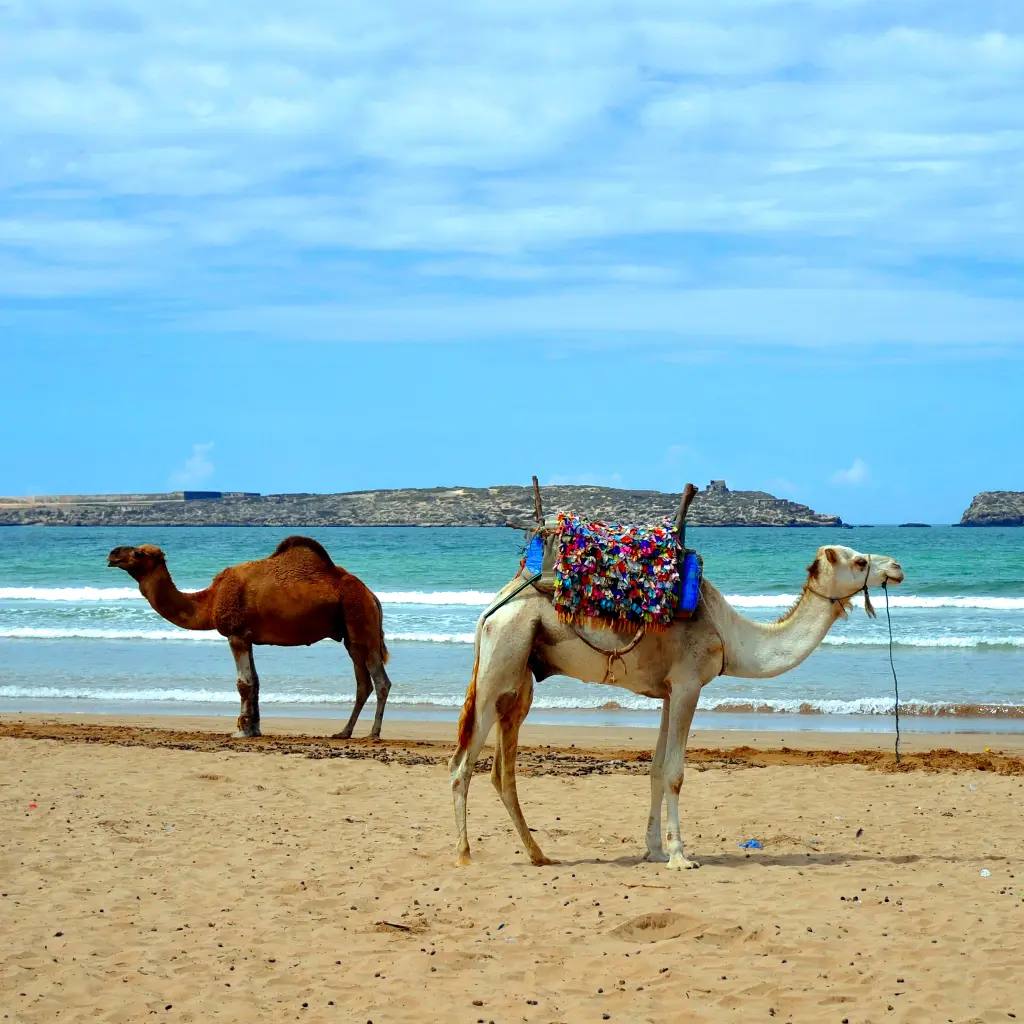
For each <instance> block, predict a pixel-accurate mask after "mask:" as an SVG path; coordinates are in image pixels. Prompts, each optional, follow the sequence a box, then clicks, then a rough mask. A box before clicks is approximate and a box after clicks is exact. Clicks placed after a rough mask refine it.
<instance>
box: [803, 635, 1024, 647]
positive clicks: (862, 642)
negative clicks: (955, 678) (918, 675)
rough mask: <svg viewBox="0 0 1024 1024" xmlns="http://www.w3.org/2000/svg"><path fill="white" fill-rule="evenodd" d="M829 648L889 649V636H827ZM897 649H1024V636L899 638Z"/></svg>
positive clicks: (826, 641) (826, 642)
mask: <svg viewBox="0 0 1024 1024" xmlns="http://www.w3.org/2000/svg"><path fill="white" fill-rule="evenodd" d="M822 643H823V644H824V645H825V646H827V647H887V646H888V645H889V638H888V637H887V636H870V637H868V636H827V637H825V639H824V640H822ZM893 644H894V645H895V646H896V647H947V648H957V647H960V648H974V647H1024V636H986V635H982V636H897V637H894V638H893Z"/></svg>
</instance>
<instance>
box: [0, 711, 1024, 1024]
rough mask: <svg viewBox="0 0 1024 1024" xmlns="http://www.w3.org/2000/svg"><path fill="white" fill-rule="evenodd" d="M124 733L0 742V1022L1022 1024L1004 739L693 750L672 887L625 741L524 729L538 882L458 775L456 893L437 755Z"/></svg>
mask: <svg viewBox="0 0 1024 1024" xmlns="http://www.w3.org/2000/svg"><path fill="white" fill-rule="evenodd" d="M126 722H127V720H126ZM156 724H162V725H164V726H166V727H168V728H169V729H170V728H171V727H172V726H173V730H174V731H167V730H165V731H160V730H157V729H155V728H153V726H154V725H156ZM325 724H327V725H333V723H320V731H321V732H323V730H324V726H325ZM147 725H148V726H149V728H141V729H140V728H136V727H134V726H132V725H129V724H118V723H117V722H114V721H111V720H100V719H97V718H95V717H92V716H90V717H89V719H87V720H86V719H81V720H79V721H77V722H76V721H73V720H70V719H57V718H54V717H50V718H48V719H46V720H42V719H29V718H28V717H27V716H11V715H6V716H2V717H0V813H2V814H3V822H4V826H3V828H2V829H0V894H2V895H0V936H2V937H3V940H4V941H3V946H2V947H0V1017H2V1018H3V1019H5V1020H10V1021H67V1020H100V1021H118V1022H121V1021H145V1020H150V1019H153V1018H154V1017H155V1018H156V1019H158V1020H162V1019H167V1020H178V1021H207V1020H223V1021H262V1020H265V1021H279V1020H293V1019H294V1020H309V1021H360V1022H363V1021H373V1022H374V1024H387V1022H391V1021H435V1020H437V1021H460V1022H461V1021H465V1022H470V1024H472V1022H477V1021H484V1022H490V1021H494V1022H495V1024H498V1022H511V1021H530V1022H532V1021H542V1022H551V1021H572V1022H575V1021H602V1020H611V1021H620V1022H625V1021H630V1022H632V1021H680V1020H682V1021H722V1020H738V1019H743V1020H744V1021H762V1020H764V1021H769V1020H774V1021H794V1022H797V1021H806V1022H818V1021H826V1022H831V1021H834V1022H836V1024H840V1022H842V1021H843V1020H847V1021H849V1022H850V1024H854V1022H856V1024H864V1022H868V1021H876V1022H881V1021H920V1022H927V1024H932V1022H939V1024H942V1022H946V1021H954V1022H964V1021H984V1022H996V1021H1000V1022H1005V1021H1008V1020H1011V1019H1013V1015H1014V1014H1016V1015H1017V1016H1018V1019H1024V973H1022V964H1024V899H1022V895H1024V850H1022V847H1021V839H1022V828H1021V821H1022V811H1024V760H1022V759H1021V757H1020V754H1021V750H1020V739H1019V738H1017V739H1013V738H1010V737H999V738H996V737H991V736H990V737H963V738H961V737H953V736H944V737H936V736H930V737H920V736H917V737H912V738H908V743H907V745H906V748H905V749H908V756H907V758H906V759H905V762H906V763H905V766H904V767H905V769H906V770H904V771H900V772H894V771H892V770H891V767H892V764H891V762H892V757H891V753H882V752H878V751H877V750H872V749H868V748H869V747H876V748H877V747H881V746H883V745H885V746H887V745H888V741H889V738H888V737H880V738H878V740H877V741H876V740H872V739H871V738H869V737H865V736H859V737H857V736H854V737H850V736H847V737H836V736H831V735H830V736H827V737H826V736H822V735H817V736H813V735H810V736H808V735H807V734H803V735H801V736H800V737H796V736H794V737H792V738H790V737H787V744H786V746H787V748H788V749H786V750H784V751H783V750H778V749H775V750H772V749H770V748H771V747H773V746H774V747H776V748H778V747H779V745H780V744H779V738H778V737H777V736H772V735H771V734H766V735H765V736H764V737H759V739H758V742H756V743H755V742H753V737H743V738H742V741H741V740H739V739H738V738H737V737H736V736H735V734H728V738H727V741H726V743H725V744H724V745H720V746H722V749H718V750H716V749H713V747H714V744H713V743H712V742H710V741H709V738H708V736H707V734H705V735H704V736H696V737H694V740H693V743H692V746H693V747H695V748H700V747H703V748H704V750H703V752H701V753H695V755H694V757H693V761H692V769H695V770H691V771H689V772H688V775H687V779H686V783H685V785H684V788H683V827H684V836H685V838H686V839H687V844H688V852H689V853H690V855H691V856H696V857H697V858H699V859H700V861H701V862H702V865H703V866H702V868H701V870H700V871H691V872H684V873H679V874H676V873H670V872H669V871H667V870H666V869H665V868H664V866H662V865H653V864H646V863H644V862H642V861H641V860H640V854H641V853H642V849H643V846H642V843H643V832H644V827H645V823H646V818H647V799H648V797H647V794H648V787H647V780H646V777H645V773H646V767H647V765H646V761H645V760H644V756H645V755H643V754H642V753H638V752H639V751H642V750H643V749H644V747H645V746H647V745H648V743H649V737H648V736H647V735H646V731H644V730H622V729H617V730H596V729H595V730H578V729H577V730H572V735H573V737H574V738H573V739H567V738H566V733H567V731H566V730H554V729H548V730H545V729H543V728H541V727H537V728H534V729H532V730H529V731H527V730H525V729H524V740H525V741H526V742H528V743H532V744H533V745H534V746H533V749H532V750H530V751H527V752H525V753H524V755H523V756H522V757H521V759H520V765H521V766H522V768H521V772H520V787H519V789H520V796H521V798H522V801H523V805H524V809H525V811H526V815H527V819H528V820H529V821H530V822H531V823H532V825H533V826H534V827H535V828H536V830H537V838H538V840H539V842H540V843H541V846H542V847H543V848H544V850H545V852H546V853H548V854H549V855H550V856H555V857H559V858H560V859H561V860H562V864H561V865H559V866H555V867H545V868H533V867H531V866H530V864H529V863H528V862H527V861H526V859H525V858H524V857H523V855H522V853H521V852H520V851H521V847H520V846H519V844H518V840H517V837H516V836H515V835H514V833H513V832H512V829H511V825H510V823H509V821H508V817H507V815H506V813H505V811H504V808H503V807H502V805H501V803H500V801H499V800H498V799H497V797H496V795H495V794H494V792H493V790H492V789H491V786H490V783H489V780H488V779H487V777H486V776H484V775H478V776H477V777H476V778H475V780H474V783H473V786H472V788H471V790H470V802H469V808H470V829H471V832H470V835H471V839H472V841H473V847H474V849H473V852H474V858H475V863H474V865H473V866H472V867H471V868H468V869H456V868H455V867H453V866H452V846H453V821H452V809H451V800H450V795H449V790H448V780H447V772H446V770H445V767H444V760H445V758H446V756H447V754H448V749H447V747H446V746H445V744H444V743H443V742H442V740H443V739H444V738H445V735H446V733H449V732H450V731H451V727H450V726H443V725H442V726H437V725H435V726H420V725H418V724H416V723H404V722H395V723H393V725H392V727H391V728H390V730H389V727H388V726H387V724H386V723H385V731H386V732H387V731H391V732H392V734H393V735H401V736H402V737H403V740H405V741H404V742H403V741H395V740H391V739H389V740H388V741H386V742H385V743H383V744H378V745H371V744H368V743H366V742H355V743H349V744H345V743H341V742H333V741H328V740H325V739H324V738H323V737H322V736H319V737H317V736H310V735H307V736H282V735H281V734H282V733H285V732H296V731H299V730H300V729H303V727H304V726H306V725H307V723H296V722H294V721H292V722H277V723H272V722H269V721H268V722H265V726H266V727H267V731H268V732H274V733H277V734H278V735H277V736H271V737H267V738H264V739H263V740H258V741H247V742H245V743H244V744H241V745H239V744H238V743H237V742H229V741H227V740H226V739H225V738H224V736H223V735H222V733H223V730H224V729H225V728H226V723H225V722H224V721H223V720H220V721H217V722H214V723H212V725H213V728H215V729H216V730H217V731H218V732H217V734H211V733H210V732H208V731H206V732H204V731H203V729H204V728H206V729H209V728H210V726H211V723H210V722H202V721H192V722H173V723H171V722H170V721H169V720H168V719H166V718H164V719H160V720H156V721H154V722H150V723H147ZM303 731H306V730H305V729H303ZM308 731H309V732H312V731H313V728H312V727H310V728H309V730H308ZM623 734H625V736H624V735H623ZM556 736H557V737H559V738H558V739H556ZM626 736H631V737H632V739H631V740H627V739H626ZM42 737H50V738H42ZM798 739H799V740H800V741H801V746H802V749H801V746H798V743H797V740H798ZM572 742H575V743H576V744H577V745H576V747H575V748H573V747H571V746H568V744H569V743H572ZM826 743H827V748H828V749H827V750H823V749H821V748H823V747H824V746H825V745H826ZM815 744H816V745H817V747H818V748H819V750H818V752H816V753H806V752H804V750H806V749H807V748H810V747H813V746H815ZM985 746H990V747H991V748H992V752H990V753H985V751H984V747H985ZM726 747H728V748H730V749H725V748H726ZM937 747H946V748H951V749H949V750H948V751H946V752H943V753H939V754H929V753H927V752H926V751H928V750H930V749H932V748H937ZM737 748H738V749H737ZM861 748H863V749H861ZM910 748H914V749H916V750H917V751H919V752H918V753H912V752H909V751H910ZM955 748H959V752H958V750H957V749H955ZM648 749H649V747H648ZM858 751H859V752H858ZM1000 751H1002V753H1000ZM484 766H486V761H484ZM747 838H756V839H759V840H761V841H762V842H763V843H764V849H763V850H754V851H751V852H750V853H748V852H747V851H745V850H742V849H740V848H739V847H738V846H737V843H738V842H740V841H741V840H744V839H747ZM983 871H985V872H989V874H987V875H983V874H982V872H983ZM384 922H388V923H384Z"/></svg>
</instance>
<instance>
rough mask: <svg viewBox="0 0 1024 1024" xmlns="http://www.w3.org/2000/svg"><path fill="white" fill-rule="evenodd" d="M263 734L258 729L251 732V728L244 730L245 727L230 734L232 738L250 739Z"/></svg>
mask: <svg viewBox="0 0 1024 1024" xmlns="http://www.w3.org/2000/svg"><path fill="white" fill-rule="evenodd" d="M262 735H263V734H262V733H261V732H259V731H258V730H257V731H256V732H253V731H252V730H249V731H246V730H245V729H236V730H235V731H234V732H233V733H232V734H231V738H232V739H233V740H251V739H253V738H254V737H256V736H262Z"/></svg>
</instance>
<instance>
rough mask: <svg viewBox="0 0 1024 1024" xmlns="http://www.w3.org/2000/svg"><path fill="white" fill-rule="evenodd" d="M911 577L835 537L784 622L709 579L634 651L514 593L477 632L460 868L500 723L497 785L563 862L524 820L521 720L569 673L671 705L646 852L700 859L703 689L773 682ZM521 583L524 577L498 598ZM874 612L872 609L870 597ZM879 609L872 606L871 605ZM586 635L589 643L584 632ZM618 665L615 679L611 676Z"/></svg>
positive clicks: (536, 856)
mask: <svg viewBox="0 0 1024 1024" xmlns="http://www.w3.org/2000/svg"><path fill="white" fill-rule="evenodd" d="M902 581H903V570H902V569H901V568H900V565H899V563H898V562H896V561H894V560H893V559H892V558H889V557H888V556H886V555H862V554H860V553H858V552H856V551H854V550H852V549H851V548H847V547H840V546H837V545H830V546H828V547H822V548H819V549H818V553H817V556H816V557H815V559H814V561H813V562H812V563H811V565H810V567H809V569H808V570H807V582H806V583H805V584H804V587H803V593H802V594H801V595H800V598H799V600H798V601H797V602H796V604H795V605H793V607H792V608H790V610H789V611H788V612H786V614H785V615H783V616H782V618H780V619H779V620H778V621H777V622H772V623H763V622H754V621H751V620H750V619H747V618H744V617H743V616H742V615H740V614H739V613H738V612H737V611H736V610H735V609H734V608H733V607H732V606H731V605H730V604H729V602H728V601H726V600H725V598H724V597H723V596H722V595H721V593H719V591H718V590H716V589H715V587H713V586H712V585H711V583H709V582H708V581H707V580H706V579H705V580H704V581H703V582H702V584H701V600H700V603H699V605H698V607H697V611H696V613H695V614H694V616H693V618H691V619H688V620H685V621H684V620H676V621H675V622H674V623H673V624H672V625H671V626H670V627H669V629H667V630H665V631H664V632H660V633H654V632H652V633H647V634H646V635H645V636H644V637H643V639H642V640H641V641H640V642H639V643H638V644H636V646H635V647H633V649H632V650H630V651H629V652H628V653H625V654H623V656H622V657H621V659H620V658H616V659H615V662H614V666H612V664H611V662H610V660H609V658H608V657H607V656H606V655H604V654H602V653H599V652H598V651H596V650H594V649H593V647H592V646H591V645H594V646H598V647H602V648H608V649H611V648H614V647H615V646H622V645H624V644H626V642H627V640H628V639H629V638H627V637H623V636H621V635H618V634H614V633H611V634H609V632H608V631H607V630H597V631H589V630H587V631H584V630H580V631H577V629H576V628H574V627H573V626H571V625H567V624H565V623H562V622H560V621H559V619H558V615H557V613H556V611H555V608H554V605H553V604H552V602H551V601H550V600H549V599H548V598H547V597H546V596H544V595H543V594H541V593H539V592H538V591H536V590H535V589H534V588H533V587H529V588H527V590H525V591H524V592H523V593H521V594H520V595H518V596H516V597H514V598H513V599H512V600H511V601H510V602H509V603H508V604H506V605H505V606H504V607H501V608H499V609H497V610H496V611H495V612H494V613H493V614H492V615H491V616H490V617H487V616H486V613H485V615H484V616H483V617H481V620H480V623H479V624H478V626H477V631H476V663H475V665H474V668H473V678H472V681H471V682H470V684H469V689H468V691H467V693H466V702H465V705H464V707H463V709H462V716H461V718H460V720H459V733H458V746H457V747H456V750H455V754H454V755H453V756H452V759H451V761H450V762H449V769H450V771H451V784H452V795H453V799H454V802H455V825H456V829H457V831H458V861H457V863H458V864H459V865H465V864H469V863H470V854H469V837H468V835H467V832H466V797H467V794H468V792H469V782H470V778H471V777H472V774H473V766H474V764H475V763H476V759H477V757H478V755H479V753H480V749H481V747H483V745H484V742H485V741H486V739H487V736H488V733H490V731H491V726H492V725H494V724H495V723H497V725H498V735H497V737H496V742H495V752H494V764H493V768H492V771H491V782H492V783H493V784H494V787H495V789H497V791H498V793H499V795H500V796H501V800H502V802H503V803H504V804H505V808H506V809H507V810H508V813H509V815H510V817H511V818H512V821H513V823H514V824H515V826H516V829H517V830H518V832H519V836H520V838H521V839H522V841H523V844H524V846H525V848H526V851H527V853H528V854H529V855H530V860H531V861H532V862H533V863H534V864H537V865H541V864H553V863H556V862H555V861H551V860H549V859H548V858H547V857H545V856H544V854H543V853H542V852H541V849H540V847H539V846H538V845H537V842H536V840H535V839H534V838H533V835H532V834H531V833H530V829H529V827H528V826H527V824H526V820H525V818H524V817H523V812H522V808H520V806H519V798H518V796H517V794H516V775H515V771H516V748H517V746H518V741H519V727H520V726H521V725H522V723H523V720H524V719H525V718H526V715H527V712H528V711H529V710H530V704H531V703H532V701H533V683H534V679H536V680H537V681H538V682H539V681H541V680H543V679H545V678H547V677H548V676H552V675H564V676H570V677H572V678H573V679H579V680H582V681H583V682H589V683H600V682H612V683H614V684H615V685H617V686H623V687H625V688H626V689H628V690H632V691H633V693H638V694H642V695H643V696H645V697H655V698H658V699H660V700H661V701H662V702H663V703H662V711H661V729H660V731H659V733H658V742H657V746H656V748H655V750H654V756H653V758H652V760H651V813H650V817H649V818H648V821H647V852H646V854H645V859H646V860H650V861H665V862H667V863H668V866H669V867H670V868H694V867H699V864H697V863H695V862H694V861H690V860H687V859H686V858H685V857H684V856H683V842H682V838H681V836H680V831H679V791H680V789H681V788H682V784H683V765H684V760H685V757H686V741H687V737H688V736H689V733H690V723H691V721H692V720H693V713H694V710H695V709H696V707H697V698H698V697H699V696H700V691H701V688H702V687H703V686H705V685H706V684H707V683H709V682H711V680H712V679H715V678H716V677H717V676H719V675H729V676H737V677H740V678H745V679H764V678H767V677H770V676H777V675H781V674H782V673H783V672H786V671H788V670H789V669H791V668H795V667H796V666H797V665H799V664H800V663H801V662H802V661H803V660H804V659H805V658H806V657H807V656H808V655H809V654H810V653H811V652H812V651H813V650H814V649H815V647H817V646H818V644H819V643H820V642H821V641H822V639H823V638H824V636H825V634H826V633H828V631H829V630H830V629H831V628H832V625H833V623H835V622H836V620H837V619H839V618H841V617H845V616H846V614H847V611H848V609H849V606H850V599H851V598H852V597H853V596H854V595H855V594H857V593H858V592H860V591H864V592H865V598H866V597H867V588H868V587H876V586H883V585H887V584H897V583H901V582H902ZM519 583H520V581H519V580H518V579H517V580H513V581H512V582H511V583H509V584H508V586H506V587H505V588H504V590H503V591H502V592H501V594H499V595H498V597H497V598H496V601H495V603H497V602H498V601H500V600H501V599H502V597H503V596H504V595H505V594H507V593H508V592H510V591H511V590H512V588H513V586H514V585H518V584H519ZM865 604H866V608H867V610H868V611H869V613H872V612H871V605H870V602H869V601H866V602H865ZM872 614H873V613H872ZM581 632H582V633H584V634H585V635H586V637H587V641H586V642H585V641H584V640H582V639H581V638H580V633H581ZM610 668H613V671H614V677H613V678H609V669H610ZM663 799H664V800H665V803H666V805H667V809H668V852H667V853H666V851H665V848H664V846H663V845H662V838H661V805H662V800H663Z"/></svg>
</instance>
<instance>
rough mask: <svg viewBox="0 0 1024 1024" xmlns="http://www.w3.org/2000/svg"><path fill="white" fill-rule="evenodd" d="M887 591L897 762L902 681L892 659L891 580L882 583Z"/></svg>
mask: <svg viewBox="0 0 1024 1024" xmlns="http://www.w3.org/2000/svg"><path fill="white" fill-rule="evenodd" d="M882 590H884V591H885V621H886V622H887V623H888V624H889V668H891V669H892V685H893V687H894V689H895V690H896V763H897V764H899V763H900V681H899V679H897V678H896V664H895V663H894V662H893V660H892V618H891V617H890V615H889V581H888V580H886V581H885V582H884V583H883V584H882Z"/></svg>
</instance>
